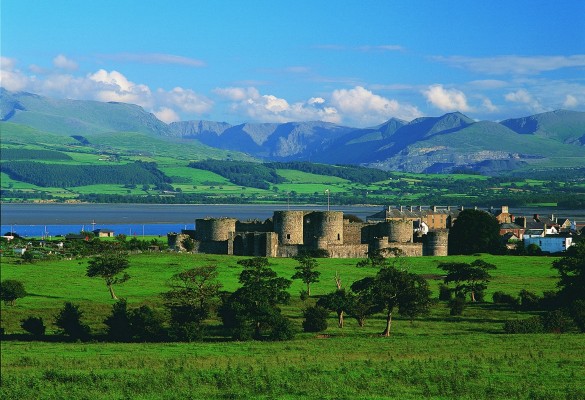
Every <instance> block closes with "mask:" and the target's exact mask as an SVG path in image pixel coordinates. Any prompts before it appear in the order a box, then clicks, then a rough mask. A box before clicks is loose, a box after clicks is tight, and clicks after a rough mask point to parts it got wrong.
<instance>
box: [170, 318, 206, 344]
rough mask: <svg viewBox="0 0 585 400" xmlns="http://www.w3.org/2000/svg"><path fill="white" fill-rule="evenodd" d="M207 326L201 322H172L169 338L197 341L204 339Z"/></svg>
mask: <svg viewBox="0 0 585 400" xmlns="http://www.w3.org/2000/svg"><path fill="white" fill-rule="evenodd" d="M204 336H205V327H204V326H203V324H201V323H200V322H193V321H191V322H182V323H177V322H172V323H171V326H170V328H169V338H170V339H171V340H176V341H184V342H195V341H201V340H203V337H204Z"/></svg>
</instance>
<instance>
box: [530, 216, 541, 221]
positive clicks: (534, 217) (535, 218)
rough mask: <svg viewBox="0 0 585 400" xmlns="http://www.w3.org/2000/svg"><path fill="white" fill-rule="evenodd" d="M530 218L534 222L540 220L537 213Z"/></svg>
mask: <svg viewBox="0 0 585 400" xmlns="http://www.w3.org/2000/svg"><path fill="white" fill-rule="evenodd" d="M532 219H534V220H535V221H536V222H540V218H538V214H534V215H533V216H532Z"/></svg>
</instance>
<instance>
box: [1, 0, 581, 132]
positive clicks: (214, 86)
mask: <svg viewBox="0 0 585 400" xmlns="http://www.w3.org/2000/svg"><path fill="white" fill-rule="evenodd" d="M0 12H1V15H0V18H1V35H2V36H1V48H0V54H1V57H2V59H1V68H2V71H1V85H2V86H3V87H5V88H6V89H8V90H12V91H29V92H33V93H38V94H42V95H47V96H53V97H58V98H71V99H85V100H100V101H123V102H129V103H135V104H139V105H141V106H143V107H144V108H145V109H146V110H148V111H150V112H153V113H154V114H155V115H157V116H158V117H159V118H160V119H162V120H163V121H166V122H171V121H175V120H192V119H208V120H216V121H226V122H229V123H232V124H238V123H243V122H286V121H306V120H324V121H330V122H334V123H339V124H343V125H349V126H359V127H363V126H372V125H377V124H379V123H382V122H384V121H386V120H388V119H390V118H392V117H397V118H401V119H405V120H412V119H414V118H417V117H420V116H438V115H442V114H444V113H446V112H452V111H461V112H463V113H465V114H466V115H468V116H470V117H472V118H475V119H482V120H483V119H487V120H494V121H496V120H502V119H505V118H511V117H519V116H525V115H531V114H535V113H539V112H544V111H550V110H555V109H560V108H563V109H570V110H578V111H585V2H584V1H581V0H573V1H562V0H561V1H555V2H551V1H538V0H536V1H535V0H531V1H523V0H518V1H504V0H500V1H499V0H495V1H463V0H462V1H439V0H434V1H389V0H388V1H382V0H380V1H367V0H365V1H339V0H338V1H315V0H313V1H302V0H301V1H286V2H285V1H274V0H272V1H237V0H232V1H196V0H190V1H180V0H176V1H166V2H163V1H154V0H140V1H138V0H136V1H131V0H116V1H112V0H100V1H73V0H71V1H52V0H46V1H33V0H2V3H1V5H0Z"/></svg>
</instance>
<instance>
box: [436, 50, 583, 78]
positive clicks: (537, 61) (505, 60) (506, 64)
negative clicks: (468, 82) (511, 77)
mask: <svg viewBox="0 0 585 400" xmlns="http://www.w3.org/2000/svg"><path fill="white" fill-rule="evenodd" d="M432 59H434V60H435V61H438V62H442V63H445V64H448V65H451V66H454V67H459V68H465V69H469V70H471V71H475V72H481V73H486V74H493V75H500V74H510V73H512V74H527V75H534V74H540V73H542V72H546V71H554V70H557V69H561V68H583V67H585V54H575V55H571V56H516V55H506V56H496V57H465V56H450V57H444V56H436V57H432Z"/></svg>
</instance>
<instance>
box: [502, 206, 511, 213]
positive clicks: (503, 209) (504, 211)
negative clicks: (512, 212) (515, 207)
mask: <svg viewBox="0 0 585 400" xmlns="http://www.w3.org/2000/svg"><path fill="white" fill-rule="evenodd" d="M502 213H506V214H507V213H509V211H508V206H502Z"/></svg>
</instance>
